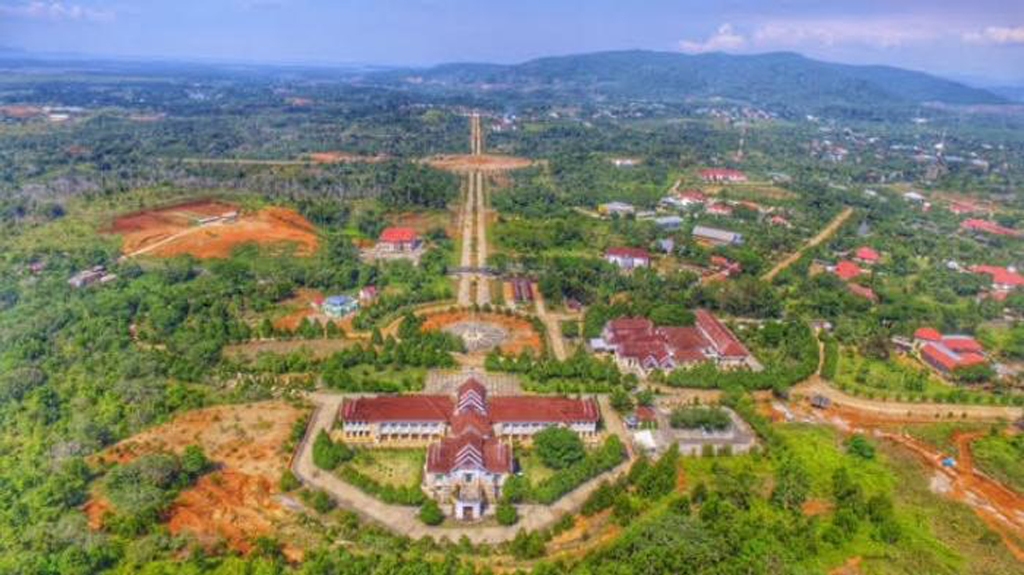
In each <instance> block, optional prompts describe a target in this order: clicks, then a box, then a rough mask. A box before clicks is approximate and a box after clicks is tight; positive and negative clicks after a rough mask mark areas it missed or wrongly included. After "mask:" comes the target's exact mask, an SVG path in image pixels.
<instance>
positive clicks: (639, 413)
mask: <svg viewBox="0 0 1024 575" xmlns="http://www.w3.org/2000/svg"><path fill="white" fill-rule="evenodd" d="M636 418H637V419H639V420H640V421H646V422H649V421H657V420H658V414H657V413H655V412H654V408H653V407H650V406H647V405H641V406H640V407H637V408H636Z"/></svg>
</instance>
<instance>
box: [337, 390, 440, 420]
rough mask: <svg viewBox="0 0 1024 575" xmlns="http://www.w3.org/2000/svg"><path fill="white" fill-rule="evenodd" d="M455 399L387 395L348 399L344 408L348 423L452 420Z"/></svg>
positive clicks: (343, 413)
mask: <svg viewBox="0 0 1024 575" xmlns="http://www.w3.org/2000/svg"><path fill="white" fill-rule="evenodd" d="M453 408H454V406H453V405H452V400H451V399H450V398H448V397H447V396H444V395H396V396H390V395H384V396H379V397H360V398H358V399H346V400H345V402H344V403H342V405H341V418H342V420H344V421H366V422H380V421H418V422H425V421H437V422H441V421H448V418H449V417H450V416H451V413H452V409H453Z"/></svg>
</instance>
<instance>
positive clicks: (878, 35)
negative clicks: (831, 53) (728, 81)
mask: <svg viewBox="0 0 1024 575" xmlns="http://www.w3.org/2000/svg"><path fill="white" fill-rule="evenodd" d="M944 35H948V32H945V31H944V30H943V27H942V26H941V25H939V24H938V23H936V22H931V21H928V20H922V19H894V18H830V19H786V20H769V21H766V22H763V23H761V24H758V25H757V26H753V27H751V28H750V29H749V32H748V33H746V34H744V33H742V32H740V31H737V30H736V29H735V28H734V27H733V26H732V25H731V24H723V25H721V26H720V27H719V28H718V31H717V32H716V33H715V34H713V35H712V36H711V37H710V38H708V39H707V40H705V41H693V40H683V41H681V42H680V43H679V48H680V49H681V50H682V51H684V52H691V53H700V52H711V51H715V50H725V51H743V50H745V49H749V50H773V49H789V48H814V47H834V46H863V47H868V48H896V47H902V46H906V45H910V44H920V43H926V42H929V41H934V40H937V39H939V38H942V37H943V36H944Z"/></svg>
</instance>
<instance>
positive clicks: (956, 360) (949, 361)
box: [921, 343, 985, 371]
mask: <svg viewBox="0 0 1024 575" xmlns="http://www.w3.org/2000/svg"><path fill="white" fill-rule="evenodd" d="M921 357H923V358H924V359H925V360H926V361H929V363H931V364H932V365H935V366H937V367H939V368H941V369H943V370H945V371H953V370H956V369H960V368H963V367H970V366H972V365H978V364H982V363H985V358H984V357H983V356H982V355H981V354H978V353H974V352H967V353H955V352H953V351H951V350H949V349H948V348H946V347H945V346H943V345H936V344H933V343H929V344H927V345H925V346H924V347H922V348H921Z"/></svg>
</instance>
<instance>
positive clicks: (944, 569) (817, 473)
mask: <svg viewBox="0 0 1024 575" xmlns="http://www.w3.org/2000/svg"><path fill="white" fill-rule="evenodd" d="M931 427H933V428H934V429H929V430H927V433H929V434H931V435H933V436H935V437H936V438H938V439H941V438H943V437H946V436H948V435H949V434H951V433H952V431H950V430H946V429H943V426H931ZM776 430H777V431H778V433H779V434H780V435H781V436H782V437H783V438H784V440H785V443H786V444H787V445H788V449H789V450H790V452H791V454H792V456H793V457H794V458H795V459H796V460H797V461H799V462H800V464H801V465H802V466H803V467H804V468H805V469H806V470H807V472H808V475H809V477H810V493H809V499H811V500H822V501H826V502H827V501H830V500H831V498H832V475H833V473H834V472H835V470H836V469H838V468H840V467H845V468H846V469H847V470H848V471H849V473H850V474H851V476H852V477H853V479H854V480H855V481H856V482H857V483H859V484H860V485H861V487H862V489H863V490H864V493H865V496H868V497H869V496H871V495H872V494H875V493H883V494H887V495H889V496H890V497H891V498H892V499H893V501H894V503H895V505H896V519H897V521H898V523H899V525H900V527H901V530H902V535H901V538H900V539H899V540H898V541H897V542H896V543H895V544H888V543H883V542H881V541H879V540H877V539H875V538H874V537H873V531H872V529H871V528H870V527H869V526H867V525H862V526H861V527H860V528H859V529H858V531H857V532H856V534H855V535H854V536H853V537H852V539H851V540H850V541H848V542H847V543H844V544H842V545H840V546H828V545H823V546H822V547H821V548H820V549H819V553H818V554H817V555H816V556H814V557H813V558H811V559H809V560H808V561H807V562H806V564H804V565H802V566H801V567H803V568H804V569H805V570H806V572H808V573H829V572H833V570H834V569H837V568H838V567H840V566H842V565H844V564H846V563H847V562H848V561H850V560H851V559H856V561H859V564H860V571H851V573H872V574H897V573H899V574H923V573H928V574H929V575H931V574H950V575H952V574H954V573H969V574H977V575H981V574H996V575H1009V574H1011V573H1019V572H1020V564H1019V563H1017V562H1016V560H1015V559H1014V558H1013V556H1012V555H1011V554H1010V553H1009V551H1007V549H1006V548H1005V546H1003V544H1002V543H1001V542H1000V541H999V539H998V537H993V536H992V535H991V534H990V532H989V530H988V528H987V527H986V526H985V524H984V523H983V522H982V521H981V519H979V518H978V516H977V515H975V514H974V512H973V511H972V510H971V509H970V508H968V507H967V506H966V505H963V504H960V503H955V502H952V501H950V500H948V499H945V498H944V497H942V496H940V495H936V494H934V493H932V492H931V491H930V490H929V487H928V486H929V480H930V477H931V471H930V470H929V469H926V468H925V467H924V466H923V465H922V464H921V463H920V462H919V461H918V460H917V459H916V456H914V455H913V454H911V453H910V452H908V451H906V450H905V449H903V448H900V447H898V446H895V445H892V444H889V443H886V442H876V441H874V440H871V442H872V443H873V444H874V445H875V446H876V447H877V449H878V450H877V455H876V457H875V458H874V459H873V460H863V459H860V458H858V457H856V456H853V455H849V454H847V453H846V452H845V450H844V448H843V439H844V438H843V436H842V435H841V434H840V433H839V432H837V431H836V430H834V429H831V428H828V427H821V426H813V425H808V424H786V425H778V426H776ZM681 465H682V467H683V482H684V483H685V485H686V486H687V487H688V488H692V487H693V486H694V485H696V484H698V483H700V482H704V483H707V484H712V485H713V484H714V482H715V476H716V473H717V470H718V469H720V468H730V469H733V470H743V471H747V472H749V474H750V476H751V477H752V479H751V481H750V485H751V488H752V489H754V490H755V491H756V492H757V493H758V494H759V495H761V496H766V497H767V496H768V495H769V494H770V493H771V489H772V485H773V474H774V469H773V466H774V464H773V463H772V460H770V459H768V458H763V457H759V456H737V457H724V458H723V457H718V458H683V459H682V462H681ZM831 518H832V512H831V511H830V510H826V512H825V513H824V514H822V515H820V516H818V519H817V520H818V521H819V522H820V523H821V524H822V525H825V524H827V523H828V522H829V521H831ZM843 573H846V571H843Z"/></svg>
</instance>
